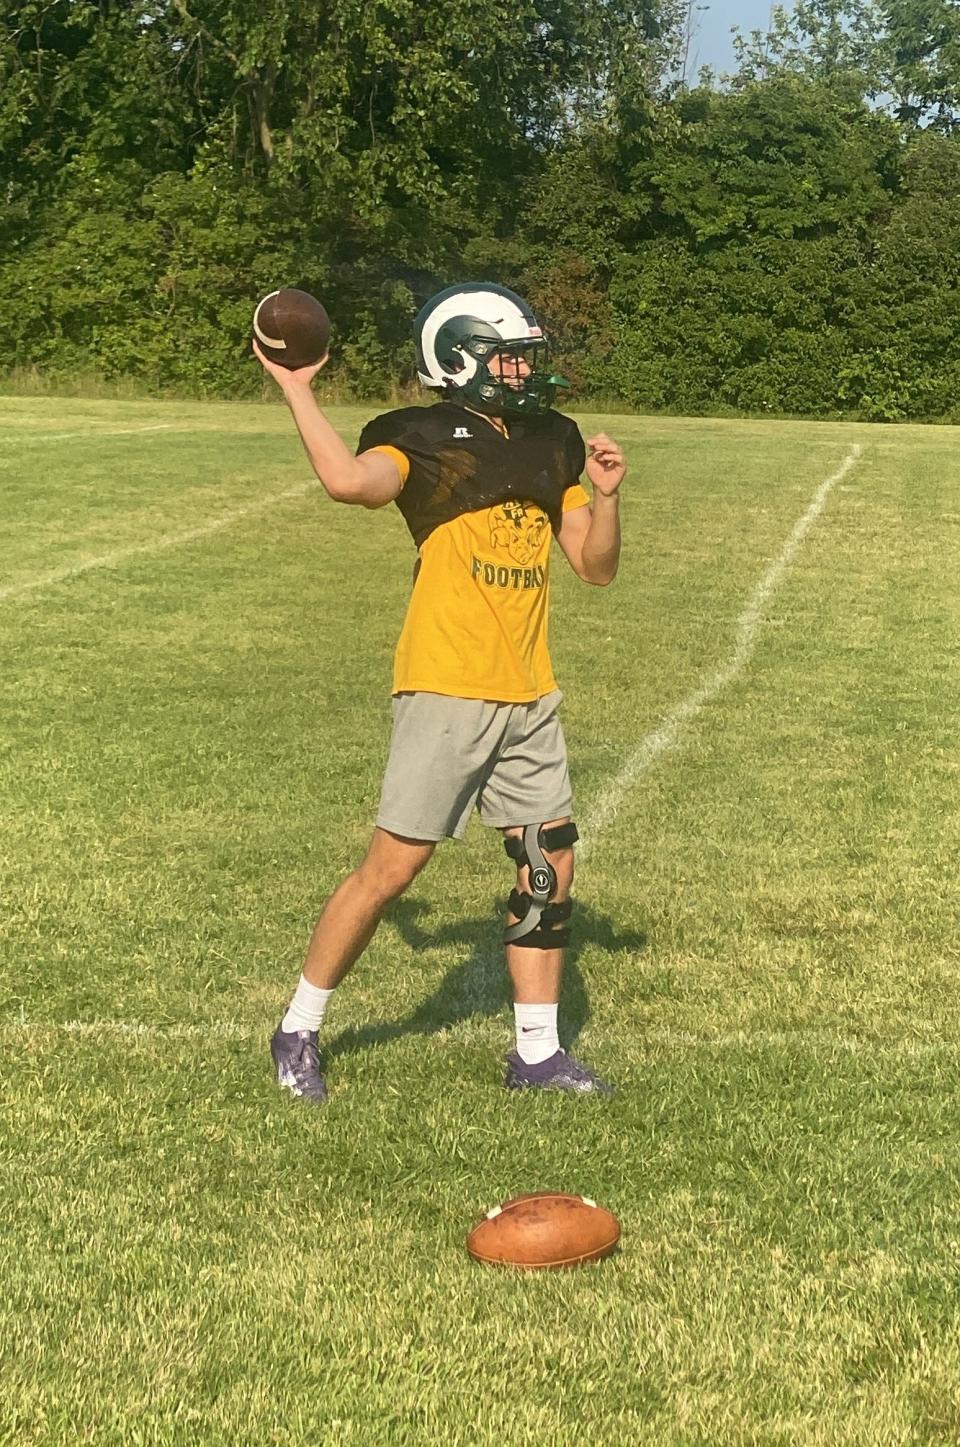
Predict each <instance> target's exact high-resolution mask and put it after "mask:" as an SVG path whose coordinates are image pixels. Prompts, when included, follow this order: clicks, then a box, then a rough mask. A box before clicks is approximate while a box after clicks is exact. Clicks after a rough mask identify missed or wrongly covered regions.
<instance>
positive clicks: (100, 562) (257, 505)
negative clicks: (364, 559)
mask: <svg viewBox="0 0 960 1447" xmlns="http://www.w3.org/2000/svg"><path fill="white" fill-rule="evenodd" d="M319 486H320V482H319V480H317V479H314V480H313V481H312V482H303V483H300V484H299V485H298V486H297V487H290V488H287V490H286V492H276V493H274V494H273V495H272V496H271V497H267V498H263V499H261V501H260V502H253V503H250V504H249V505H248V506H247V507H239V508H235V509H234V511H233V512H226V513H223V514H222V516H220V517H218V518H214V519H213V520H212V521H211V522H206V523H201V524H200V526H199V527H196V528H187V529H186V531H184V532H182V533H166V534H164V535H162V536H161V537H158V538H152V539H151V540H150V541H149V542H146V543H135V544H134V545H133V546H132V547H129V548H116V549H114V551H113V552H110V553H100V554H98V555H97V556H96V557H92V558H81V560H80V561H79V562H78V563H70V564H69V565H68V566H67V567H64V568H55V569H54V570H53V572H50V573H40V574H38V575H37V576H36V577H33V578H25V579H23V581H22V582H19V583H10V584H8V586H7V587H5V588H0V603H3V602H6V601H7V600H8V599H9V598H17V597H19V596H20V595H21V594H23V593H31V592H33V591H34V590H35V589H36V588H49V587H51V586H52V585H53V584H54V583H63V582H65V581H66V580H67V579H68V578H77V577H79V576H80V574H81V573H89V572H90V570H91V569H92V568H114V567H116V566H117V564H118V563H123V562H126V560H127V558H135V557H139V556H141V555H142V554H144V553H158V552H161V551H162V550H163V549H165V548H178V547H180V546H181V545H182V544H184V543H195V542H198V541H199V540H200V539H201V538H208V537H211V536H212V534H214V533H219V532H221V531H222V530H223V529H224V528H230V527H233V525H234V523H237V522H240V521H241V519H243V518H247V517H251V516H253V515H254V514H255V513H261V512H266V511H267V510H268V509H269V508H272V507H273V506H274V505H275V504H276V503H278V502H289V501H290V499H291V498H298V497H305V496H306V495H307V493H310V492H313V491H314V490H315V489H316V488H318V487H319Z"/></svg>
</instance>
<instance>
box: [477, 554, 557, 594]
mask: <svg viewBox="0 0 960 1447" xmlns="http://www.w3.org/2000/svg"><path fill="white" fill-rule="evenodd" d="M470 576H471V577H472V578H473V579H474V580H475V581H477V582H481V583H485V584H486V586H487V587H488V588H522V589H524V590H526V589H527V588H542V587H543V582H544V578H545V576H546V573H545V570H544V569H543V568H542V567H539V566H538V567H536V568H507V567H504V566H503V565H502V564H500V565H499V566H498V565H497V564H496V563H484V562H482V561H481V560H480V558H478V557H477V556H476V554H474V556H473V559H472V561H471V564H470Z"/></svg>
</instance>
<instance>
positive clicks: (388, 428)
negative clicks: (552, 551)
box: [357, 401, 586, 548]
mask: <svg viewBox="0 0 960 1447" xmlns="http://www.w3.org/2000/svg"><path fill="white" fill-rule="evenodd" d="M507 426H508V428H509V431H510V435H509V437H504V435H503V433H502V432H500V431H499V429H498V428H496V427H493V426H491V424H490V423H489V422H488V421H487V420H486V418H484V417H478V416H477V414H476V412H470V411H468V409H467V408H466V407H460V406H458V405H457V403H455V402H447V401H443V402H437V403H435V404H434V405H433V406H432V407H400V408H398V410H397V411H395V412H384V413H382V414H381V415H380V416H379V417H374V418H373V420H372V421H370V422H368V423H367V425H366V427H364V429H363V432H362V433H361V434H360V442H359V445H358V447H357V452H358V453H360V452H368V451H369V450H370V448H371V447H396V448H397V450H398V451H400V452H402V453H403V454H404V455H405V456H406V457H407V458H408V459H409V461H410V474H409V476H408V477H407V480H406V482H405V484H404V487H403V490H402V492H401V493H400V495H399V497H398V498H397V507H398V508H399V509H400V511H401V513H402V514H403V517H404V520H405V521H406V524H407V527H408V528H409V529H410V533H411V535H412V537H413V541H414V542H415V543H416V545H417V547H418V548H419V547H420V546H421V544H422V543H423V542H424V540H425V539H426V538H428V537H429V536H430V534H431V533H432V532H433V530H434V528H438V527H440V525H441V524H442V523H447V522H450V521H452V519H453V518H456V517H460V516H461V514H462V513H466V512H475V511H478V510H479V509H481V508H489V507H495V506H496V505H497V504H498V503H501V502H505V501H507V500H508V499H510V498H514V499H516V500H517V501H518V502H527V503H530V502H533V503H536V504H538V505H539V506H540V507H542V508H543V510H544V512H545V513H546V514H547V516H548V518H549V519H550V524H551V526H552V528H553V530H554V532H557V531H558V530H559V527H560V518H561V514H562V510H563V494H564V493H565V492H566V490H567V488H568V487H573V486H574V484H575V483H576V482H578V481H579V478H580V474H581V473H582V472H583V469H584V466H585V463H586V449H585V448H584V444H583V438H582V437H581V436H580V429H579V428H578V427H577V424H576V423H575V422H574V421H572V419H571V418H569V417H564V416H563V414H562V413H560V412H554V411H552V410H551V411H549V412H546V413H544V414H543V415H542V416H540V417H512V418H509V419H508V420H507Z"/></svg>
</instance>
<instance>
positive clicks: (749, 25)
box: [687, 0, 790, 80]
mask: <svg viewBox="0 0 960 1447" xmlns="http://www.w3.org/2000/svg"><path fill="white" fill-rule="evenodd" d="M698 4H699V5H702V6H704V7H706V6H708V5H709V8H704V9H700V10H699V12H698V14H697V28H696V33H695V35H694V37H693V45H692V46H691V47H690V65H689V66H688V67H687V74H688V76H689V77H690V79H691V80H693V79H694V78H695V77H696V74H697V71H698V70H699V68H700V66H701V65H711V66H713V68H714V70H717V71H724V70H729V69H730V68H731V67H732V65H733V42H732V39H731V36H730V31H731V28H732V27H733V26H734V25H738V26H739V27H740V29H741V30H747V31H749V30H766V29H767V22H768V21H769V19H770V9H771V0H698ZM784 5H785V8H786V9H789V8H790V5H789V0H784Z"/></svg>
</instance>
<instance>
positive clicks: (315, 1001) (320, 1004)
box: [280, 975, 333, 1032]
mask: <svg viewBox="0 0 960 1447" xmlns="http://www.w3.org/2000/svg"><path fill="white" fill-rule="evenodd" d="M332 994H333V991H332V990H321V989H318V987H317V986H316V985H311V983H310V981H309V980H305V979H304V977H303V975H301V976H300V983H299V985H298V986H297V990H296V994H295V995H294V997H293V999H292V1000H291V1001H290V1005H289V1008H288V1009H287V1013H286V1014H285V1015H284V1017H283V1019H282V1020H281V1021H280V1029H281V1030H286V1031H288V1032H289V1031H292V1030H319V1029H320V1026H321V1025H322V1024H323V1017H324V1015H325V1014H326V1013H327V1003H328V1001H329V999H330V996H331V995H332Z"/></svg>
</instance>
